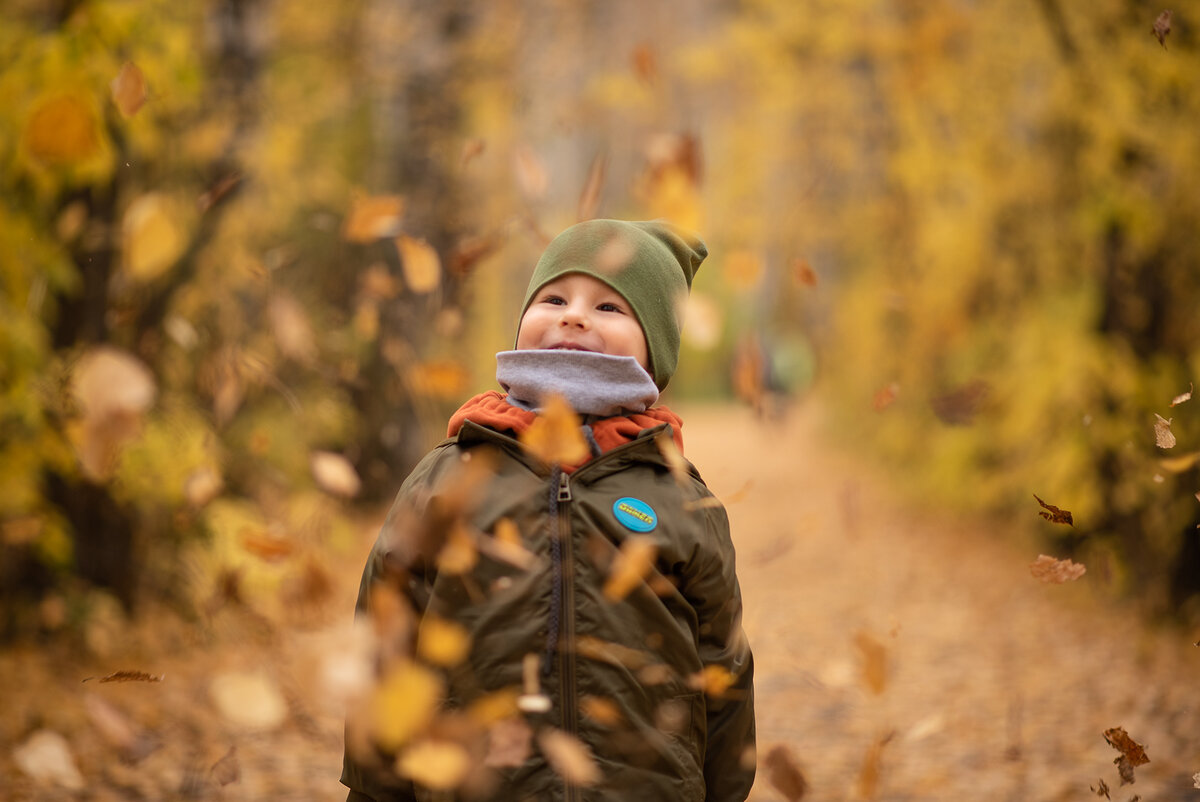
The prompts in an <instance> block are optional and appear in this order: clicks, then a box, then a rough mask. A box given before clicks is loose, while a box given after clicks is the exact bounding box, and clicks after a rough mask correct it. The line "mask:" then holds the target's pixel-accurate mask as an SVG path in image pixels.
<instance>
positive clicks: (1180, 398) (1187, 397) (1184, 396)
mask: <svg viewBox="0 0 1200 802" xmlns="http://www.w3.org/2000/svg"><path fill="white" fill-rule="evenodd" d="M1193 389H1195V388H1194V387H1193V386H1192V383H1191V382H1188V391H1187V392H1186V393H1181V394H1180V395H1177V396H1175V397H1174V398H1172V399H1171V404H1170V406H1173V407H1174V406H1178V405H1179V404H1182V403H1183V402H1184V401H1191V400H1192V390H1193Z"/></svg>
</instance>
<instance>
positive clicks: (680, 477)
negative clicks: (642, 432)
mask: <svg viewBox="0 0 1200 802" xmlns="http://www.w3.org/2000/svg"><path fill="white" fill-rule="evenodd" d="M654 445H656V446H658V452H659V453H660V454H662V456H663V459H664V460H666V462H667V467H668V468H669V469H670V471H671V476H672V477H674V479H675V483H676V484H678V485H679V486H680V487H687V486H689V485H690V484H691V482H692V474H691V471H690V470H689V468H688V462H687V460H686V459H684V457H683V454H681V453H679V447H678V446H676V445H675V438H674V437H672V436H671V435H670V434H669V433H668V432H659V433H658V434H656V435H655V436H654Z"/></svg>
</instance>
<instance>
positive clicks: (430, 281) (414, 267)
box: [396, 234, 442, 295]
mask: <svg viewBox="0 0 1200 802" xmlns="http://www.w3.org/2000/svg"><path fill="white" fill-rule="evenodd" d="M396 250H397V251H399V253H400V266H401V268H402V269H403V270H404V282H405V284H407V285H408V289H409V291H410V292H415V293H416V294H418V295H425V294H427V293H431V292H433V291H434V290H436V289H437V288H438V287H439V286H440V285H441V282H442V262H441V260H440V259H439V258H438V255H437V251H435V250H434V249H433V246H432V245H430V244H429V243H428V242H426V241H425V240H423V239H416V238H415V237H409V236H407V235H403V234H402V235H400V236H399V237H397V238H396Z"/></svg>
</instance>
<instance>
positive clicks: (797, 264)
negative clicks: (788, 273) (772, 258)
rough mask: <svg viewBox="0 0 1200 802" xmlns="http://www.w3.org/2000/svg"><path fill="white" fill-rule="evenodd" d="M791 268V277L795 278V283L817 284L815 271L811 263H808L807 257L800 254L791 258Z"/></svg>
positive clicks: (807, 285) (809, 285) (802, 284)
mask: <svg viewBox="0 0 1200 802" xmlns="http://www.w3.org/2000/svg"><path fill="white" fill-rule="evenodd" d="M791 268H792V277H793V278H794V279H795V280H796V283H797V284H800V285H801V286H803V287H815V286H817V283H818V279H817V271H815V270H813V267H812V265H811V264H809V263H808V260H807V259H805V258H803V257H800V256H798V257H796V258H794V259H792V261H791Z"/></svg>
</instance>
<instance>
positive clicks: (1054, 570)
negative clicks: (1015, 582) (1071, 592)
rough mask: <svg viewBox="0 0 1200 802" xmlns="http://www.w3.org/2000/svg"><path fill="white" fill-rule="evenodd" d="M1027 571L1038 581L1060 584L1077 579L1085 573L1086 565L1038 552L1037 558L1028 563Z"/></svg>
mask: <svg viewBox="0 0 1200 802" xmlns="http://www.w3.org/2000/svg"><path fill="white" fill-rule="evenodd" d="M1029 573H1030V574H1031V575H1032V576H1033V578H1034V579H1037V580H1039V581H1042V582H1046V583H1047V584H1054V585H1061V584H1063V583H1064V582H1073V581H1075V580H1076V579H1079V577H1081V576H1083V575H1084V574H1085V573H1087V567H1086V566H1084V565H1081V564H1080V563H1074V562H1071V561H1070V560H1056V559H1054V558H1053V557H1050V556H1049V555H1046V554H1039V555H1038V558H1037V559H1036V560H1034V561H1033V562H1032V563H1030V564H1029Z"/></svg>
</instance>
